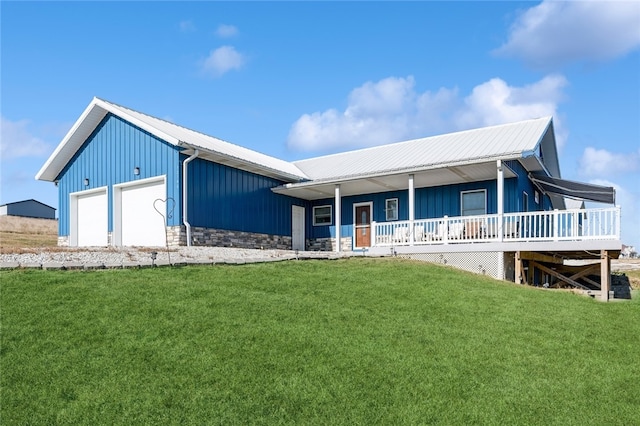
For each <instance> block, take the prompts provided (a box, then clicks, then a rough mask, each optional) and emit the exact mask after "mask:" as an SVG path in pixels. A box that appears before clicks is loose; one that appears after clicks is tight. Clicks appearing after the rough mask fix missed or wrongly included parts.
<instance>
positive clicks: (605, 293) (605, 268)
mask: <svg viewBox="0 0 640 426" xmlns="http://www.w3.org/2000/svg"><path fill="white" fill-rule="evenodd" d="M610 288H611V259H610V258H609V252H608V251H607V250H601V251H600V292H601V293H600V299H601V300H602V301H603V302H606V301H608V300H609V289H610Z"/></svg>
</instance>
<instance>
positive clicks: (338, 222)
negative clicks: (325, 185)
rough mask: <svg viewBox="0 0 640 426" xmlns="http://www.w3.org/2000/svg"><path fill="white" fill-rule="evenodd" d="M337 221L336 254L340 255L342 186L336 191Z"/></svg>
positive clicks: (337, 186)
mask: <svg viewBox="0 0 640 426" xmlns="http://www.w3.org/2000/svg"><path fill="white" fill-rule="evenodd" d="M335 205H336V207H335V209H334V210H335V221H334V223H335V224H336V253H340V185H339V184H337V185H336V189H335Z"/></svg>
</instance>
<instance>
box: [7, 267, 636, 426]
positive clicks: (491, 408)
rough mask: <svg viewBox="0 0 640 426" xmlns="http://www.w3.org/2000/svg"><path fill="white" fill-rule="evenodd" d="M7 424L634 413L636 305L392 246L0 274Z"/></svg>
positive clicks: (403, 420)
mask: <svg viewBox="0 0 640 426" xmlns="http://www.w3.org/2000/svg"><path fill="white" fill-rule="evenodd" d="M0 285H1V286H2V287H1V293H0V295H1V305H0V308H1V314H2V323H1V327H2V330H1V337H2V342H1V343H2V344H1V346H0V362H1V364H0V367H1V376H0V384H1V389H2V395H1V405H0V410H1V411H0V415H1V417H0V420H1V422H2V424H7V425H9V424H92V425H93V424H127V425H128V424H225V425H227V424H332V425H334V424H349V425H352V424H362V425H371V424H471V423H474V424H536V425H537V424H545V425H551V424H557V425H570V424H575V425H585V424H597V425H602V424H608V425H609V424H620V425H630V424H638V421H639V420H638V419H640V379H639V377H640V355H639V353H640V351H638V348H639V346H638V342H639V340H638V336H639V335H640V303H638V301H637V300H632V301H623V302H614V303H600V302H597V301H594V300H592V299H589V298H587V297H584V296H578V295H575V294H571V293H568V292H567V293H564V292H558V291H545V290H540V289H535V288H531V287H524V286H517V285H515V284H510V283H504V282H497V281H493V280H491V279H486V278H483V277H478V276H476V275H472V274H467V273H463V272H459V271H455V270H452V269H449V268H445V267H440V266H436V265H429V264H426V263H419V262H418V263H414V262H409V261H402V260H399V259H384V260H381V259H377V260H374V259H359V258H354V259H349V260H339V261H300V262H297V261H288V262H284V263H269V264H253V265H238V266H216V267H184V268H156V269H142V270H106V271H94V272H82V271H66V272H65V271H35V270H25V271H22V270H15V271H4V272H0Z"/></svg>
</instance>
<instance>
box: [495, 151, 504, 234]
mask: <svg viewBox="0 0 640 426" xmlns="http://www.w3.org/2000/svg"><path fill="white" fill-rule="evenodd" d="M496 167H497V169H498V194H497V195H498V196H497V203H498V209H497V213H498V238H499V240H500V241H502V239H503V233H502V226H503V220H504V218H503V215H504V171H503V170H502V160H497V161H496Z"/></svg>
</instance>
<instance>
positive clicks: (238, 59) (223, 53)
mask: <svg viewBox="0 0 640 426" xmlns="http://www.w3.org/2000/svg"><path fill="white" fill-rule="evenodd" d="M245 62H246V59H245V57H244V55H242V54H241V53H240V52H238V51H237V50H236V49H235V48H234V47H233V46H222V47H219V48H217V49H216V50H212V51H211V52H210V53H209V56H208V57H207V58H206V59H205V60H204V64H203V70H204V71H205V72H206V73H207V74H209V75H212V76H214V77H219V76H221V75H222V74H224V73H226V72H229V71H231V70H238V69H240V68H242V66H243V65H244V64H245Z"/></svg>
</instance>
